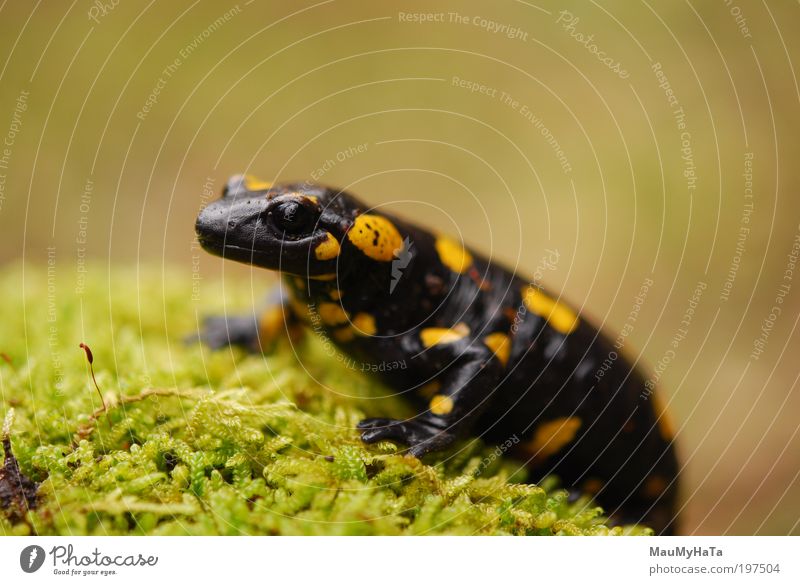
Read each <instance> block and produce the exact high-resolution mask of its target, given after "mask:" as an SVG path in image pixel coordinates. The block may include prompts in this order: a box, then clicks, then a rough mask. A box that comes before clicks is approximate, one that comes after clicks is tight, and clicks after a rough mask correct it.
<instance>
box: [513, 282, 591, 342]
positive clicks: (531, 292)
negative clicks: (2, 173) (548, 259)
mask: <svg viewBox="0 0 800 585" xmlns="http://www.w3.org/2000/svg"><path fill="white" fill-rule="evenodd" d="M522 301H523V302H524V303H525V306H526V307H527V308H528V310H529V311H531V312H532V313H534V314H536V315H539V316H540V317H543V318H544V319H546V320H547V323H548V324H549V325H550V326H551V327H552V328H553V329H555V330H556V331H558V332H559V333H563V334H564V335H566V334H568V333H572V332H573V331H574V330H575V328H576V327H577V326H578V316H577V315H576V314H575V312H574V311H573V310H572V309H570V308H569V307H568V306H567V305H565V304H564V303H561V302H559V301H557V300H555V299H553V298H552V297H550V296H549V295H547V294H546V293H544V292H542V291H541V290H539V289H536V288H532V287H528V288H527V289H526V290H525V292H524V293H523V296H522Z"/></svg>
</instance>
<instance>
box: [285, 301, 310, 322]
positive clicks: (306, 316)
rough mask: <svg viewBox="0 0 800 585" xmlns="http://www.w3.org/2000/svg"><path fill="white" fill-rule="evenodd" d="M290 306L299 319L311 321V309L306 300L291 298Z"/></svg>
mask: <svg viewBox="0 0 800 585" xmlns="http://www.w3.org/2000/svg"><path fill="white" fill-rule="evenodd" d="M289 306H290V307H291V309H292V311H293V312H294V314H295V315H296V316H297V318H298V319H300V320H301V321H306V322H308V321H311V311H309V308H308V305H307V304H306V303H305V302H303V301H301V300H299V299H296V298H292V299H290V300H289Z"/></svg>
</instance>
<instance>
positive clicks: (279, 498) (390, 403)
mask: <svg viewBox="0 0 800 585" xmlns="http://www.w3.org/2000/svg"><path fill="white" fill-rule="evenodd" d="M89 275H90V276H91V278H89V279H88V281H87V287H86V289H85V290H84V291H83V292H82V293H81V294H77V293H76V292H75V273H74V272H73V271H72V270H70V271H69V272H66V273H63V272H56V271H55V270H52V269H51V272H50V274H49V275H48V273H47V272H46V271H45V270H44V269H36V268H33V267H31V266H28V267H26V269H25V271H24V275H23V271H22V268H21V267H18V268H13V269H6V271H5V274H4V275H3V276H2V278H0V292H2V298H3V303H2V305H0V322H2V323H3V331H4V335H3V339H2V341H0V343H2V347H0V351H1V352H3V353H5V354H6V356H7V357H8V358H10V360H11V363H10V364H9V363H6V362H5V361H2V362H0V391H1V392H2V410H1V411H0V418H2V415H4V414H5V412H6V411H7V410H8V409H9V408H10V407H14V408H15V410H16V417H15V422H14V425H13V428H12V445H13V449H14V453H15V455H16V456H17V458H18V460H19V464H20V466H21V468H22V471H23V472H24V473H25V474H27V475H28V476H30V477H31V478H32V479H34V480H36V481H38V482H41V486H40V489H39V505H38V507H37V508H36V509H35V510H32V511H29V512H28V514H27V517H26V518H25V520H24V521H22V522H18V523H17V524H15V525H12V524H10V523H9V521H8V520H7V519H0V532H2V533H4V534H25V533H28V532H30V531H35V532H36V533H38V534H287V535H288V534H326V535H338V534H342V535H344V534H390V535H391V534H622V533H633V534H640V533H647V530H646V529H643V528H636V527H631V528H630V529H625V530H623V529H620V528H614V529H609V528H607V527H605V526H604V525H603V519H602V517H601V516H600V510H599V509H598V508H597V507H594V506H592V505H591V503H590V502H589V501H588V499H585V498H584V499H580V500H578V501H577V502H568V501H567V497H566V492H564V491H563V490H559V489H557V488H556V484H555V481H547V482H545V483H544V484H543V485H541V486H535V485H529V484H524V483H520V482H522V481H524V472H523V471H520V469H519V464H518V463H517V462H515V461H513V460H504V459H503V458H496V459H494V456H493V455H492V451H493V448H492V447H487V446H484V445H482V444H481V443H480V442H479V441H476V440H472V441H465V442H461V443H459V444H458V445H457V446H455V447H454V448H453V449H451V450H449V451H448V452H446V453H443V454H440V455H438V456H431V457H430V458H428V459H426V461H425V463H422V462H420V461H417V460H416V459H413V458H409V457H404V456H403V455H401V454H400V453H398V448H397V447H396V446H395V445H393V444H390V443H380V444H377V445H374V446H366V445H363V444H362V443H361V442H360V440H359V437H358V434H357V433H356V432H355V430H354V428H355V425H356V423H357V422H358V421H359V420H360V419H361V418H364V417H365V416H387V415H388V416H394V417H398V416H405V415H408V414H409V409H408V406H407V405H406V404H405V403H404V402H403V401H402V399H401V398H400V397H395V396H391V395H390V394H389V393H388V392H387V391H386V390H385V389H384V388H382V387H381V386H379V385H378V384H377V383H376V382H375V380H374V379H372V378H371V377H369V376H366V375H363V374H361V373H360V372H356V371H353V370H351V369H348V368H347V367H346V366H345V365H344V364H343V363H342V361H341V360H339V359H337V357H336V356H331V355H327V354H326V350H325V347H324V346H323V345H322V344H321V343H319V342H318V341H317V340H315V339H314V338H313V336H307V340H306V341H304V342H302V343H301V344H300V345H298V346H295V347H290V346H289V344H288V343H286V344H285V345H281V346H279V347H278V348H277V349H276V350H275V352H274V353H272V354H271V355H268V356H260V355H259V356H254V355H246V354H245V353H243V352H239V351H238V350H233V351H218V352H211V351H209V350H207V349H206V348H202V347H200V346H199V345H184V344H183V343H182V342H181V341H180V340H181V338H182V337H183V336H184V335H185V334H186V333H188V332H190V331H192V330H194V329H196V326H197V325H196V323H197V319H198V316H200V315H203V314H208V313H213V312H215V311H216V312H220V311H221V309H222V307H223V304H224V303H223V299H227V300H228V304H229V305H231V304H233V305H235V306H237V307H239V308H240V310H241V309H242V308H244V307H247V306H249V304H250V303H251V299H248V298H246V297H245V296H244V295H246V294H248V293H249V286H248V285H249V284H250V283H249V282H247V283H243V285H244V286H242V287H241V288H242V289H244V290H242V291H239V292H235V291H234V292H232V291H231V286H230V283H229V284H228V286H227V287H226V288H225V294H224V295H223V288H222V284H221V283H220V282H208V281H204V282H203V284H202V295H201V300H199V301H190V300H188V299H191V298H192V282H191V279H190V278H189V277H188V276H186V277H181V275H178V276H176V275H174V274H173V275H172V276H169V277H166V279H165V277H163V276H162V273H161V272H160V271H136V270H114V271H113V273H112V274H111V275H109V274H107V273H105V272H103V271H102V270H101V269H100V268H99V267H91V269H90V271H89ZM48 278H49V279H50V280H49V281H48ZM234 288H235V287H234ZM237 294H238V295H240V296H238V297H237V296H232V295H237ZM226 308H227V310H228V311H231V310H232V309H231V306H228V307H226ZM80 342H86V343H87V344H89V346H90V347H91V349H92V351H93V353H94V369H95V374H96V377H97V382H98V384H99V386H100V388H101V390H102V392H103V395H104V397H105V400H106V402H107V403H108V405H109V410H108V412H107V413H104V412H103V411H102V408H101V404H100V399H99V397H98V395H97V393H96V391H95V390H94V388H93V387H92V386H91V379H90V378H89V375H88V369H87V364H86V360H85V356H84V354H83V352H82V351H81V350H80V349H79V347H78V344H79V343H80ZM487 462H489V463H488V464H487Z"/></svg>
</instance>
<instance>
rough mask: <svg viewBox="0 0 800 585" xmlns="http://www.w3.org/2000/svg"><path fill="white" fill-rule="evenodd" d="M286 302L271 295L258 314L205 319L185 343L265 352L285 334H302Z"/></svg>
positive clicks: (218, 316) (292, 335)
mask: <svg viewBox="0 0 800 585" xmlns="http://www.w3.org/2000/svg"><path fill="white" fill-rule="evenodd" d="M287 302H288V301H287V299H286V298H285V297H284V295H283V294H281V293H280V291H275V293H273V294H271V295H270V297H269V299H268V301H267V303H266V305H265V306H264V308H262V309H260V310H253V311H252V312H250V313H247V314H244V315H228V316H225V315H215V316H210V317H206V318H205V319H203V324H202V327H201V329H200V331H199V332H198V333H197V334H195V335H192V336H189V337H188V338H187V341H197V340H200V341H202V342H203V343H204V344H206V345H207V346H208V347H210V348H211V349H222V348H223V347H228V346H238V347H242V348H244V349H246V350H248V351H251V352H254V353H257V352H266V351H269V350H270V349H271V348H272V347H273V346H274V344H275V343H276V342H277V340H278V339H280V338H281V337H285V336H286V333H287V331H288V333H289V337H291V338H292V339H296V338H297V337H299V335H300V334H301V332H302V328H301V325H300V323H299V321H298V320H297V318H296V316H295V315H294V313H293V312H292V311H291V309H290V308H289V306H288V305H287Z"/></svg>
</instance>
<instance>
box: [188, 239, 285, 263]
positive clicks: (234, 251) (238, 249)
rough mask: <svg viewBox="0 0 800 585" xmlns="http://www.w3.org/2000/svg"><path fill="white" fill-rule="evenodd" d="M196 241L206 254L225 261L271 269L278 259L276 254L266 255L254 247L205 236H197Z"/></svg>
mask: <svg viewBox="0 0 800 585" xmlns="http://www.w3.org/2000/svg"><path fill="white" fill-rule="evenodd" d="M197 241H198V242H199V243H200V246H202V248H203V249H204V250H205V251H206V252H209V253H211V254H214V255H215V256H220V257H222V258H225V259H226V260H236V261H237V262H245V263H247V264H255V265H258V266H263V267H265V268H273V263H274V261H276V260H277V257H278V254H276V253H268V252H265V251H263V250H259V249H257V248H255V247H254V246H239V245H237V244H231V243H229V242H224V241H222V240H220V239H218V238H215V237H213V236H209V235H206V234H204V235H201V234H198V236H197Z"/></svg>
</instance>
